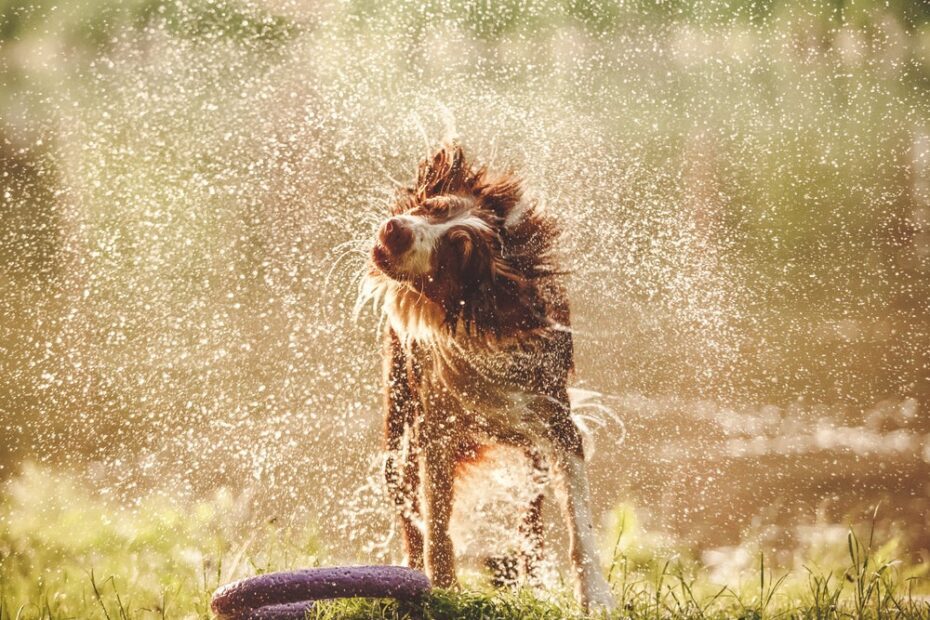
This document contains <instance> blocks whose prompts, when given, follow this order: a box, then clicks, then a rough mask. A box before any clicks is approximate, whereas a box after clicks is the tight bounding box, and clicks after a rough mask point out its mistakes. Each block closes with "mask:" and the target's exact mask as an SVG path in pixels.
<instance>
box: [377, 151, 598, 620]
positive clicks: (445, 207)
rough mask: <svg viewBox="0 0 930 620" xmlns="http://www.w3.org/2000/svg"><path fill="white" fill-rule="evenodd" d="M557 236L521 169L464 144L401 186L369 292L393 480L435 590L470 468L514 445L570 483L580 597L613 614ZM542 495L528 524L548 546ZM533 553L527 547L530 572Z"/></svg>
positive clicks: (442, 582) (566, 497)
mask: <svg viewBox="0 0 930 620" xmlns="http://www.w3.org/2000/svg"><path fill="white" fill-rule="evenodd" d="M558 232H559V231H558V228H557V226H556V224H555V222H554V221H553V220H552V219H551V218H549V217H547V216H546V214H545V213H543V212H542V211H541V210H540V209H538V208H537V204H536V203H535V202H534V201H531V200H529V199H527V198H525V197H524V196H523V192H522V189H521V184H520V181H519V179H517V178H516V177H515V176H514V175H513V174H492V173H491V172H490V171H489V170H487V168H485V167H480V168H476V167H473V166H472V165H471V164H470V163H469V162H467V161H466V159H465V156H464V154H463V151H462V149H461V147H460V146H458V145H457V144H455V143H451V144H447V145H445V146H443V147H442V148H441V149H440V150H439V151H437V152H436V153H435V154H434V155H433V156H432V157H430V158H427V159H426V160H424V161H422V162H421V163H420V165H419V168H418V171H417V177H416V181H415V183H414V184H413V186H412V187H407V188H403V189H401V190H399V192H398V197H397V200H396V202H395V203H394V205H393V207H392V208H391V213H390V216H389V218H388V219H387V220H386V221H385V222H384V223H383V224H382V225H381V227H380V229H379V231H378V234H377V239H376V241H375V243H374V247H373V248H372V250H371V261H370V262H371V266H370V271H369V273H368V274H367V276H366V277H365V279H364V280H363V285H362V294H361V296H360V300H362V301H365V300H371V299H374V300H375V301H376V302H379V303H380V307H381V308H382V311H383V313H384V316H385V317H386V318H387V323H388V329H387V333H386V338H385V343H384V383H385V410H386V429H385V430H386V436H387V450H388V457H387V461H386V466H385V477H386V481H387V486H388V490H389V493H390V495H391V497H392V499H393V501H394V502H395V505H396V507H397V509H398V512H399V516H400V522H401V527H402V531H403V537H404V544H405V548H406V553H407V557H408V563H409V564H410V565H411V566H412V567H415V568H421V569H423V568H425V570H426V571H427V573H428V574H429V576H430V577H431V578H432V580H433V583H434V584H435V585H437V586H441V587H449V586H452V585H453V584H455V566H454V557H453V549H452V541H451V539H450V537H449V519H450V515H451V512H452V500H453V497H452V495H453V482H454V479H455V475H456V469H457V465H459V464H461V463H464V462H470V461H474V460H476V458H478V456H479V455H480V453H481V451H482V449H483V448H485V447H487V446H490V445H494V444H506V445H510V446H516V447H518V448H520V449H521V450H523V451H524V452H525V453H526V454H527V456H528V457H529V458H530V459H531V461H532V463H533V464H534V466H535V467H536V468H537V470H539V469H544V468H547V467H548V468H550V469H551V470H552V472H553V474H554V475H555V477H556V479H557V480H558V481H559V483H560V484H559V488H558V493H557V494H558V496H559V498H560V502H561V504H562V508H563V512H564V514H565V518H566V522H567V525H568V528H569V538H570V544H571V559H572V563H573V566H574V572H575V577H576V594H577V596H578V599H579V601H580V602H581V603H582V604H583V605H584V606H586V607H588V606H595V607H599V608H611V607H612V606H613V600H612V595H611V592H610V588H609V586H608V584H607V582H606V581H605V579H604V576H603V574H602V572H601V569H600V567H599V562H598V555H597V549H596V546H595V536H594V528H593V525H592V520H591V511H590V508H589V501H588V496H589V491H588V481H587V478H586V476H585V465H584V455H583V449H582V440H581V436H580V434H579V431H578V428H577V427H576V426H575V424H574V422H573V421H572V418H571V410H570V407H569V400H568V391H567V382H568V376H569V373H570V372H571V371H572V369H573V365H574V362H573V351H572V334H571V331H570V329H569V307H568V300H567V298H566V293H565V289H564V287H563V284H562V282H561V272H560V271H559V269H558V267H557V266H556V264H555V258H554V256H553V244H554V243H555V242H556V238H557V236H558ZM541 500H542V498H541V496H539V497H538V498H537V499H536V500H534V501H533V502H532V504H531V505H530V506H529V507H528V510H527V515H526V519H525V522H524V524H525V527H524V529H525V533H526V534H527V535H528V537H529V538H530V539H531V543H532V544H533V545H537V549H538V544H541V542H542V541H541V537H542V528H541V525H540V522H539V510H540V505H541ZM421 524H422V525H421ZM535 554H536V552H534V551H532V550H529V551H527V552H526V554H525V556H524V560H525V563H526V566H525V568H524V570H526V571H527V572H528V573H531V572H532V570H533V563H534V558H535Z"/></svg>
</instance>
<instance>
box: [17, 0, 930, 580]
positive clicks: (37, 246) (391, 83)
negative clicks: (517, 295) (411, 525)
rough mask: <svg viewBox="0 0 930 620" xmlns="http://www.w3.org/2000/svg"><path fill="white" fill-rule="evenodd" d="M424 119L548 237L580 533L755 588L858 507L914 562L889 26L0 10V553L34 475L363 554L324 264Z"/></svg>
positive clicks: (347, 293)
mask: <svg viewBox="0 0 930 620" xmlns="http://www.w3.org/2000/svg"><path fill="white" fill-rule="evenodd" d="M450 122H454V125H455V128H456V130H457V132H458V135H459V137H460V139H461V141H462V143H463V144H464V145H465V147H466V149H467V151H468V152H469V153H470V154H471V155H472V156H473V157H475V158H476V159H477V160H478V161H481V162H493V165H494V166H497V167H501V168H507V167H513V168H515V169H517V170H519V171H520V172H521V173H522V174H523V176H524V177H525V179H526V185H527V187H528V188H530V189H531V190H532V192H533V193H534V194H535V195H537V196H538V197H539V199H540V200H541V201H543V202H544V203H545V205H546V208H547V209H549V210H550V211H551V212H552V213H554V214H555V215H556V216H557V217H558V218H559V219H560V220H561V221H562V222H563V225H564V228H565V236H564V239H563V250H564V263H565V265H566V266H567V267H568V268H569V269H570V271H571V276H570V289H571V297H572V302H573V312H574V326H575V328H576V330H577V333H576V352H577V377H576V379H577V384H578V386H579V387H582V388H584V389H587V390H591V391H594V392H597V393H598V394H599V396H597V397H596V398H595V401H596V403H597V404H598V405H599V407H600V408H599V409H598V408H595V409H590V410H589V411H592V412H600V413H599V415H600V416H601V417H602V418H603V421H604V423H603V424H600V425H599V424H596V423H594V424H591V429H592V431H593V434H592V437H591V439H592V440H593V446H594V455H593V457H592V461H591V468H592V476H593V483H594V494H595V505H596V511H597V513H598V515H599V517H598V518H599V519H600V521H599V522H600V523H601V524H602V525H603V526H604V528H603V529H604V530H605V531H606V532H610V531H614V530H615V529H616V527H617V520H618V519H620V518H625V517H622V515H634V514H635V516H636V520H637V523H639V527H640V528H641V531H642V532H649V536H650V538H649V541H651V542H650V544H653V543H654V544H657V545H663V546H665V547H668V548H673V549H677V550H679V551H680V552H681V553H685V554H691V555H693V556H694V557H697V558H699V559H701V560H702V561H703V562H704V563H705V564H708V565H710V566H714V567H716V568H719V569H720V570H724V569H725V568H726V566H724V565H727V566H728V565H729V564H733V563H734V562H736V563H737V564H738V563H739V562H741V561H747V562H748V561H754V560H752V558H751V555H747V554H746V553H743V552H741V551H739V550H740V549H745V548H752V549H757V548H761V549H766V550H768V551H769V552H770V553H772V554H773V555H774V556H775V557H776V558H777V559H780V560H781V561H783V562H785V563H790V562H791V559H792V557H793V556H792V553H794V551H793V550H794V549H797V548H799V547H804V546H807V548H810V546H811V545H813V544H815V542H816V540H819V539H820V538H823V537H827V538H829V537H830V536H834V537H836V536H839V537H840V538H839V540H842V537H843V536H844V535H845V534H844V530H842V528H840V529H837V527H838V526H844V525H845V524H847V523H850V522H853V523H855V522H859V521H860V520H863V519H868V518H869V517H870V516H871V510H872V509H873V508H874V507H875V506H876V505H877V504H878V503H879V502H880V503H881V506H880V509H879V512H878V519H879V527H880V528H881V529H882V530H883V531H884V532H887V533H889V534H890V535H891V536H893V537H894V539H895V540H897V541H900V545H901V550H902V551H901V552H902V553H903V554H904V555H906V556H908V557H910V558H912V559H913V560H915V561H918V562H920V561H923V560H924V559H925V558H926V554H927V552H928V549H930V308H928V299H930V5H928V4H927V3H925V2H922V1H919V0H915V1H913V2H907V1H904V0H888V1H883V0H856V1H845V0H831V1H814V2H808V1H801V0H759V1H749V0H719V1H711V0H704V1H698V2H685V1H678V0H665V1H661V2H659V1H657V2H646V1H627V2H622V1H620V2H606V1H599V0H564V1H561V2H544V1H542V0H538V1H537V0H501V1H495V2H489V1H485V0H442V1H440V0H434V1H428V2H423V3H420V2H406V1H403V0H387V1H385V2H374V1H370V2H369V1H364V0H321V1H319V2H314V1H309V0H307V1H301V0H267V1H254V2H236V1H233V0H203V1H194V0H189V1H188V0H175V1H172V0H124V1H121V2H113V1H106V0H78V1H73V2H52V1H50V0H0V478H3V479H4V480H5V481H7V482H6V487H5V488H6V489H7V490H6V491H5V496H6V497H7V499H6V500H4V501H5V503H4V505H5V506H6V507H7V509H6V510H7V517H6V519H5V520H6V521H7V523H8V524H9V523H14V522H15V518H14V517H13V516H10V515H14V514H19V513H15V510H14V508H15V509H16V510H20V511H22V510H24V509H25V508H24V506H29V505H30V504H31V503H32V502H33V500H34V501H38V498H41V497H45V498H46V499H48V496H49V493H48V491H47V489H48V488H49V484H50V483H49V482H48V481H49V480H50V479H52V478H54V477H56V476H59V475H61V476H67V480H70V481H72V482H70V483H68V484H79V483H78V482H74V481H75V480H79V481H81V482H80V484H83V485H86V486H87V487H88V488H90V489H91V490H92V492H93V493H94V494H97V495H100V496H103V497H106V498H108V499H107V501H112V502H115V504H117V505H119V506H121V509H124V510H128V511H132V510H143V509H144V506H146V505H147V504H145V502H144V501H143V499H144V498H147V497H149V496H150V494H151V493H156V492H157V493H161V494H164V496H166V497H168V498H170V499H171V501H182V500H183V501H196V500H198V498H204V497H212V496H214V495H215V494H216V493H219V492H222V493H230V494H232V495H234V496H235V497H238V498H240V500H238V501H241V502H242V503H243V505H244V506H246V508H247V510H246V509H245V508H243V510H245V512H247V513H248V515H249V517H248V519H251V520H252V521H254V522H267V521H268V520H271V521H273V522H278V523H287V524H290V525H293V526H296V525H299V524H304V525H306V524H311V527H312V528H313V529H314V531H316V532H317V533H318V534H319V538H320V540H321V541H322V542H323V545H324V546H326V548H328V549H330V551H331V553H334V554H335V555H336V557H338V558H340V559H342V560H353V561H383V560H385V559H391V558H393V559H395V560H396V559H398V556H399V552H400V548H399V543H398V542H397V540H396V538H392V537H391V534H390V532H391V523H392V520H391V518H390V515H389V513H388V512H387V511H386V510H385V508H386V506H387V504H386V503H385V501H384V498H383V495H382V491H381V488H380V481H379V475H378V472H379V467H380V462H381V454H380V452H379V447H380V428H381V422H380V416H381V413H380V406H379V402H380V401H379V398H380V395H379V389H380V387H379V381H380V370H379V355H378V338H377V336H376V329H377V322H378V321H377V317H376V316H375V315H374V314H373V313H372V312H371V311H370V310H366V311H363V312H362V313H361V315H360V316H359V318H358V319H357V320H355V319H353V317H352V307H353V304H354V301H355V297H356V293H357V283H358V280H357V276H358V275H359V273H360V271H361V270H362V269H363V265H364V261H365V256H364V255H363V254H362V253H359V251H358V250H359V248H363V247H364V243H363V241H364V240H365V239H367V238H368V237H369V236H370V235H371V234H372V232H373V231H374V229H375V227H376V225H377V222H378V218H380V217H381V215H382V214H383V213H385V209H386V206H385V205H386V200H389V198H390V194H391V191H392V188H393V187H394V179H397V180H400V181H408V180H409V179H410V178H411V176H412V174H413V170H414V167H415V165H416V162H417V161H418V159H419V158H421V157H423V156H424V155H425V153H426V149H427V143H432V144H435V143H437V142H438V140H439V139H440V138H441V137H442V136H443V135H444V133H445V131H446V128H447V127H448V125H449V124H450ZM605 410H608V411H609V412H610V414H605V413H604V411H605ZM512 471H513V470H512V469H511V468H508V467H506V464H505V465H503V466H501V467H498V468H497V469H496V470H494V471H491V472H490V475H491V480H492V483H491V486H494V488H495V489H497V491H496V492H494V493H491V492H488V493H487V494H484V495H483V496H482V498H474V497H472V496H470V495H469V494H468V493H467V491H465V490H463V491H462V492H461V493H460V498H461V502H460V504H459V506H458V508H457V509H458V511H459V514H460V515H466V516H468V515H472V514H474V513H475V512H476V511H485V512H489V513H495V514H499V513H501V512H502V511H500V510H495V509H494V507H493V505H492V504H494V502H497V501H501V502H505V501H506V497H507V496H508V494H509V493H510V491H508V489H511V490H512V488H514V487H516V486H519V480H516V479H513V477H512V476H509V475H505V474H508V472H509V473H512ZM30 485H31V486H30ZM508 485H509V486H508ZM11 498H12V499H11ZM242 498H244V499H242ZM49 501H51V500H49ZM55 501H59V502H60V501H61V498H60V497H59V498H58V499H57V500H55ZM11 506H12V508H11ZM16 507H18V508H16ZM35 514H38V515H39V517H37V518H41V514H42V513H41V510H40V509H38V512H36V513H35ZM505 514H509V513H506V512H505ZM547 515H549V517H551V518H550V519H549V521H551V522H552V523H553V524H557V521H558V519H556V518H555V517H556V514H555V510H554V509H553V508H552V506H551V505H550V506H548V507H547ZM95 518H105V517H101V516H99V515H98V517H95ZM501 519H502V521H501V524H500V531H499V532H498V531H496V530H495V531H484V530H482V531H480V532H479V531H471V533H469V529H468V528H469V523H473V522H474V521H476V520H474V519H472V518H470V517H469V518H466V519H460V521H461V523H460V525H461V533H460V534H458V536H459V538H460V540H459V543H460V548H461V549H463V550H464V551H463V553H466V554H468V553H471V549H472V546H471V545H470V544H469V543H470V542H473V541H478V542H481V544H480V545H476V546H475V550H474V553H476V554H478V553H481V552H482V547H483V552H485V553H486V552H487V549H488V543H487V541H486V540H485V538H486V537H492V538H493V537H494V536H496V535H497V536H504V534H503V533H502V532H507V531H511V529H509V528H511V526H512V525H513V524H508V523H507V522H506V519H505V518H504V517H501ZM0 521H4V518H2V517H0ZM230 527H232V526H230ZM236 527H241V525H239V526H236ZM482 527H484V526H482ZM551 527H553V530H552V531H553V535H554V536H557V535H558V532H559V531H560V529H561V528H559V527H558V526H557V525H555V526H552V525H551ZM611 528H614V529H613V530H612V529H611ZM242 535H243V536H244V534H242ZM643 536H645V534H643ZM11 539H12V538H8V540H11ZM14 546H15V545H14ZM737 568H738V567H737Z"/></svg>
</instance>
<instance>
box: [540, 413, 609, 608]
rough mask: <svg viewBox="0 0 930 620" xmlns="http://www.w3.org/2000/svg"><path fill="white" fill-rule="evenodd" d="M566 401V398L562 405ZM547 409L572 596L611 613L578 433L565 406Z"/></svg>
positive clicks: (585, 604)
mask: <svg viewBox="0 0 930 620" xmlns="http://www.w3.org/2000/svg"><path fill="white" fill-rule="evenodd" d="M567 400H568V399H567V396H566V398H565V399H564V402H566V403H567ZM546 407H547V408H548V409H549V412H548V413H549V415H548V416H547V418H548V422H549V429H550V431H549V432H550V434H551V440H552V448H553V454H552V461H551V462H552V465H553V469H554V470H555V475H556V478H557V480H558V486H557V493H558V496H559V501H560V503H561V505H562V512H563V514H564V515H565V521H566V524H567V525H568V535H569V546H570V553H571V560H572V566H573V568H574V570H575V594H576V596H577V598H578V601H579V602H580V603H581V604H582V606H584V607H585V609H591V608H597V609H606V610H611V609H613V608H614V599H613V594H612V593H611V591H610V585H609V584H608V583H607V580H606V579H604V574H603V572H602V571H601V567H600V561H599V559H598V552H597V541H596V539H595V535H594V523H593V520H592V517H591V505H590V491H589V489H588V476H587V474H586V473H585V464H584V451H583V448H582V442H581V434H580V433H579V432H578V428H577V427H576V426H575V423H574V422H573V421H572V419H571V416H570V413H569V412H570V410H569V408H568V405H567V404H565V405H562V404H561V403H559V404H556V403H554V402H553V401H548V402H547V405H546Z"/></svg>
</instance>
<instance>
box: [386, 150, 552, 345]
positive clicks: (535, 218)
mask: <svg viewBox="0 0 930 620" xmlns="http://www.w3.org/2000/svg"><path fill="white" fill-rule="evenodd" d="M555 236H556V228H555V225H554V223H553V222H552V220H551V219H549V218H547V217H545V216H544V215H543V214H542V213H541V212H540V211H539V209H537V206H536V203H535V201H531V200H528V199H525V198H524V196H523V192H522V190H521V186H520V182H519V180H518V179H517V178H516V176H514V175H513V174H510V173H507V174H498V175H492V174H491V173H490V172H488V170H487V169H486V168H484V167H481V168H473V167H472V166H471V165H470V164H469V163H468V162H467V161H466V159H465V155H464V153H463V151H462V148H461V147H460V146H458V145H457V144H450V145H446V146H444V147H443V148H441V149H440V150H439V151H437V152H436V153H435V154H434V155H433V156H432V157H429V158H427V159H426V160H424V161H422V162H421V163H420V165H419V167H418V170H417V178H416V181H415V183H414V185H413V186H412V187H407V188H404V189H402V190H400V191H399V194H398V198H397V200H396V202H395V203H394V205H393V207H392V208H391V212H390V214H389V216H388V217H387V218H386V219H385V221H384V222H383V223H382V224H381V226H380V228H379V230H378V233H377V236H376V239H375V241H374V244H373V247H372V250H371V272H370V274H369V281H370V282H371V281H374V282H377V283H378V286H379V287H381V288H383V289H385V290H383V291H381V292H383V293H384V294H385V295H386V297H387V298H388V301H390V298H391V297H392V296H393V297H394V298H397V297H398V296H404V295H407V296H409V294H410V293H413V294H414V295H415V296H416V297H415V298H416V299H418V300H420V301H419V302H418V303H419V304H420V305H423V304H430V305H431V307H430V308H431V310H432V314H433V315H436V316H439V317H441V322H442V323H444V324H445V325H447V326H449V325H452V326H454V325H456V324H457V323H459V322H460V321H461V322H463V323H464V324H465V326H466V327H468V328H469V329H470V330H481V329H486V328H489V329H491V330H494V329H495V325H499V324H500V323H501V322H502V321H506V320H508V317H509V315H510V314H513V313H514V312H519V311H521V310H526V308H519V307H516V306H519V305H520V303H521V301H525V299H523V298H525V297H526V295H525V293H526V290H527V289H528V288H532V287H533V285H534V281H535V280H537V279H539V278H541V277H544V276H547V275H551V274H552V273H554V267H553V265H552V262H551V256H550V254H551V245H552V242H553V241H554V239H555ZM413 303H414V302H413V301H411V300H407V303H406V306H405V307H407V308H408V309H409V310H408V311H409V312H414V311H415V309H414V308H412V304H413ZM401 305H403V304H401ZM420 310H422V308H420ZM387 311H388V312H389V313H390V312H391V308H387ZM395 311H399V310H397V309H396V308H395ZM422 314H423V313H422V312H420V313H419V316H421V317H422ZM523 314H524V316H525V315H526V312H524V313H523ZM395 318H396V317H395ZM395 323H396V321H395ZM431 327H437V326H435V325H434V326H431Z"/></svg>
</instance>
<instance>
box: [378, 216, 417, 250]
mask: <svg viewBox="0 0 930 620" xmlns="http://www.w3.org/2000/svg"><path fill="white" fill-rule="evenodd" d="M378 238H379V239H380V240H381V244H382V245H383V246H384V247H385V248H387V250H388V251H390V252H391V254H394V255H395V256H397V255H398V254H401V253H403V252H404V251H406V250H407V248H409V247H410V245H411V244H412V243H413V232H412V231H411V230H410V228H409V227H408V226H407V225H406V224H404V222H403V220H401V219H400V218H396V217H392V218H391V219H389V220H388V221H387V222H385V223H384V224H383V225H382V226H381V232H380V233H379V234H378Z"/></svg>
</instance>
